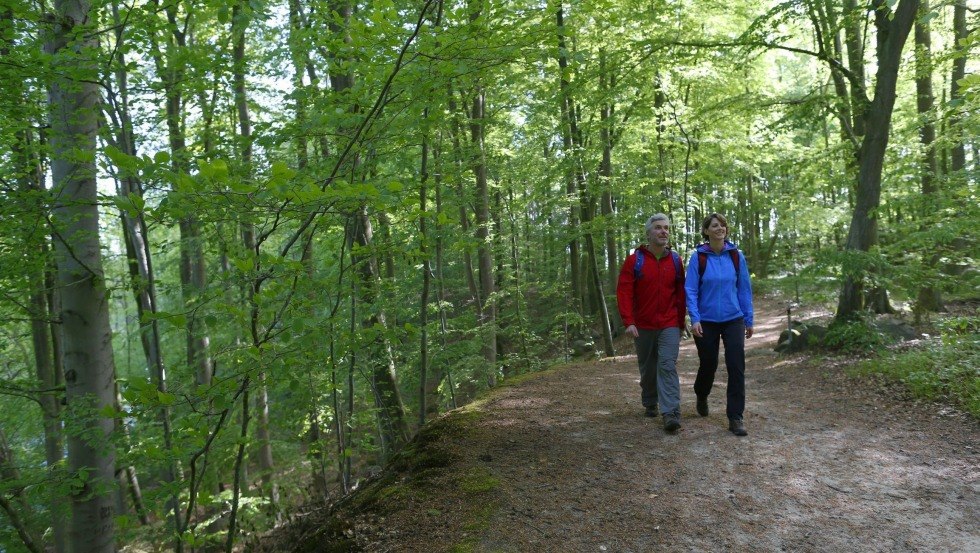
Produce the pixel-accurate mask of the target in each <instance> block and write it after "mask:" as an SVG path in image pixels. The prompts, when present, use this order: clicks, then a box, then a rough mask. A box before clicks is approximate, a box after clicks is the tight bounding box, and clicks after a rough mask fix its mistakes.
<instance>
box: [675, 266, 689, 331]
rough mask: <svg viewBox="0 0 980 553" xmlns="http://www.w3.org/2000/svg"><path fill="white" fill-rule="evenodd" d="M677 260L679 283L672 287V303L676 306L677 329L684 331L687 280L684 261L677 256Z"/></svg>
mask: <svg viewBox="0 0 980 553" xmlns="http://www.w3.org/2000/svg"><path fill="white" fill-rule="evenodd" d="M677 259H678V260H679V261H680V264H681V274H680V282H678V283H677V285H676V286H674V301H675V303H676V304H677V328H680V329H681V330H684V316H685V315H687V294H686V291H685V289H684V288H685V284H686V283H687V278H686V277H685V275H684V260H683V259H681V257H680V255H678V256H677Z"/></svg>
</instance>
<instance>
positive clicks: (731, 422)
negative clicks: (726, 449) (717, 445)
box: [728, 419, 749, 436]
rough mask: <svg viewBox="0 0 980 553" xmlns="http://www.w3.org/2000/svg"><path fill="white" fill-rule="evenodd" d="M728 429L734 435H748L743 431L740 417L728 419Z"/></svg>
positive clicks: (743, 425)
mask: <svg viewBox="0 0 980 553" xmlns="http://www.w3.org/2000/svg"><path fill="white" fill-rule="evenodd" d="M728 429H729V430H731V432H732V434H735V435H736V436H748V434H749V433H748V432H746V431H745V423H743V422H742V419H728Z"/></svg>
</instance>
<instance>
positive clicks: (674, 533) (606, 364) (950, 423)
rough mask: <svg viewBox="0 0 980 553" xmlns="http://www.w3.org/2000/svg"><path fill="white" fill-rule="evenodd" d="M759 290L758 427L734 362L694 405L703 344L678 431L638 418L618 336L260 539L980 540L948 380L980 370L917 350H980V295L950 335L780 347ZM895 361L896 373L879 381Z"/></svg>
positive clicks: (924, 545)
mask: <svg viewBox="0 0 980 553" xmlns="http://www.w3.org/2000/svg"><path fill="white" fill-rule="evenodd" d="M760 303H762V305H761V306H760V307H759V313H758V314H757V321H758V322H757V325H756V330H757V332H756V336H755V337H754V338H753V339H752V340H749V341H748V342H747V360H748V370H747V390H748V398H747V400H748V401H747V410H746V424H747V426H748V430H749V436H748V437H746V438H736V437H735V436H733V435H731V434H730V433H728V432H727V430H726V427H725V415H724V390H725V377H724V371H723V370H720V371H719V376H718V381H717V382H716V387H715V391H714V393H713V394H712V396H710V398H709V401H710V409H711V413H710V415H709V416H708V417H698V416H697V414H696V413H695V410H694V396H693V392H691V385H692V384H693V379H694V375H695V373H696V370H697V357H696V353H695V351H694V348H693V343H692V341H691V340H684V342H683V344H682V350H681V355H680V360H679V363H678V371H679V373H680V376H681V384H682V424H683V427H682V429H681V430H680V431H679V432H677V433H676V434H667V433H665V432H664V430H663V428H662V424H661V421H660V420H659V419H654V418H647V417H644V416H642V409H641V407H640V404H639V393H638V392H639V390H638V375H637V374H636V367H635V358H634V357H633V356H631V355H629V350H630V349H631V348H630V343H629V342H628V341H620V342H618V344H617V345H618V349H617V353H618V354H619V355H618V356H617V357H613V358H607V359H602V360H595V359H580V360H577V361H574V362H571V363H567V364H563V365H560V366H556V367H554V368H552V369H550V370H547V371H543V372H541V373H536V374H534V375H530V376H527V377H523V378H521V379H519V380H517V381H515V382H511V383H507V384H504V385H503V386H501V387H499V388H497V389H495V390H492V391H491V392H489V393H487V394H486V395H485V396H483V397H482V398H481V399H479V400H478V401H476V402H474V403H472V404H470V405H468V406H466V407H464V408H461V409H458V410H455V411H453V412H450V413H447V414H446V415H444V416H443V417H441V418H440V419H438V420H436V421H433V422H432V423H430V424H429V425H427V426H426V427H425V428H424V429H423V431H422V432H420V433H419V435H418V436H416V438H415V439H414V440H413V441H412V442H411V443H410V444H409V445H408V446H407V447H406V448H405V449H404V450H403V451H402V452H401V453H400V454H399V455H398V456H397V457H396V458H395V460H394V461H393V462H392V463H390V464H389V466H388V467H386V469H385V470H384V471H383V472H382V473H381V474H380V475H378V476H377V477H375V478H373V479H371V480H369V481H366V482H364V483H362V485H361V486H360V487H359V489H358V490H356V491H355V492H354V493H353V494H351V495H349V496H347V497H345V498H343V499H341V500H339V501H337V502H336V503H333V504H330V505H327V504H312V505H307V506H305V507H304V508H303V509H301V510H299V511H297V512H295V513H293V514H292V515H290V517H289V520H288V522H287V523H286V524H284V525H282V526H280V527H279V528H277V529H276V530H275V531H274V532H272V533H270V534H268V535H266V536H264V537H263V539H261V540H259V541H257V542H253V543H251V544H250V545H249V546H248V549H250V550H254V551H263V552H271V551H310V552H312V551H318V552H319V551H392V552H394V551H418V552H423V551H425V552H430V551H431V552H437V551H446V552H465V551H487V552H491V551H493V552H496V551H508V552H509V551H650V550H658V551H694V550H705V551H707V550H715V551H717V550H733V549H738V550H743V551H778V550H797V551H799V550H807V551H834V552H844V551H922V550H948V551H966V550H977V549H980V530H978V529H977V527H976V524H975V521H976V520H977V519H978V518H980V493H978V492H980V470H978V465H980V464H978V460H980V458H978V457H977V453H978V451H977V449H976V448H977V445H976V444H978V443H980V440H978V438H980V420H978V418H977V417H976V416H975V415H971V414H969V412H968V411H970V404H969V402H967V403H966V404H964V403H963V402H962V401H961V400H960V399H957V398H958V397H961V396H963V395H964V394H959V395H957V394H955V393H951V392H949V391H948V390H949V389H950V387H953V388H956V387H957V386H960V385H961V384H962V383H963V382H966V383H967V384H968V385H969V383H970V378H969V375H968V378H965V379H960V380H957V379H950V378H948V377H949V374H947V373H948V371H947V372H946V373H944V372H943V370H944V367H948V366H949V364H948V363H947V364H944V363H943V362H942V361H941V359H942V358H940V360H938V361H936V362H935V363H933V364H932V365H929V366H928V367H926V366H925V365H923V364H922V363H918V362H917V360H922V359H933V358H934V356H935V349H934V348H939V349H940V351H942V352H943V353H942V355H948V356H949V357H945V359H947V360H953V359H956V358H957V357H956V356H959V357H960V358H962V360H963V361H968V359H969V355H973V356H974V358H975V356H976V325H975V324H974V325H973V326H972V327H969V326H967V327H964V326H963V324H962V323H960V322H956V321H961V320H963V319H967V320H972V321H976V311H975V306H973V307H969V306H966V307H964V308H963V309H973V311H972V312H954V313H953V316H951V317H949V318H947V321H952V322H947V323H942V324H940V325H938V326H937V328H943V329H945V330H944V331H943V332H945V333H946V334H941V336H940V338H939V340H940V341H939V342H935V343H934V340H935V338H933V337H931V338H929V339H924V340H920V341H919V342H917V343H915V344H913V345H911V346H910V345H906V346H902V347H894V348H888V349H882V350H881V351H879V352H878V353H877V354H876V355H871V354H870V353H868V352H867V351H849V352H837V353H834V354H832V355H831V354H815V355H814V354H792V355H779V354H776V353H775V352H773V346H774V345H775V343H776V340H777V338H778V336H779V333H780V332H781V331H782V330H783V329H784V328H785V325H786V320H785V315H784V312H785V304H782V303H778V302H775V301H772V300H763V301H762V302H760ZM800 315H801V316H803V317H809V318H812V319H820V318H821V317H823V316H824V314H823V313H821V312H820V310H816V309H815V310H811V311H810V312H803V311H801V313H800ZM944 325H945V326H944ZM950 325H952V326H953V327H955V328H951V327H950ZM971 332H972V334H971ZM949 333H953V334H949ZM964 336H965V338H964ZM970 340H972V342H970ZM944 348H947V349H944ZM949 348H952V349H949ZM964 352H966V353H965V355H964ZM899 366H910V367H918V368H919V369H921V370H926V369H928V370H929V371H932V372H935V373H937V374H939V375H940V376H938V377H937V378H939V379H940V380H942V381H943V382H944V383H945V386H946V388H945V389H946V390H947V391H946V392H943V393H936V394H931V395H930V394H922V393H921V390H919V389H918V388H917V387H916V385H915V383H916V382H917V381H916V380H915V378H917V377H909V376H907V375H906V376H902V375H901V374H899V373H898V372H896V370H897V369H895V368H896V367H899ZM972 366H973V367H976V364H975V363H974V364H973V365H972ZM882 367H888V368H889V372H888V376H874V375H876V374H879V373H882V372H883V371H882V369H881V368H882ZM908 374H915V373H908ZM972 378H973V381H972V382H973V383H974V385H975V382H976V373H975V369H974V373H973V375H972ZM961 391H962V390H961ZM970 393H971V392H969V390H967V391H966V392H965V397H970ZM964 405H965V407H964ZM705 529H710V531H707V532H706V531H705Z"/></svg>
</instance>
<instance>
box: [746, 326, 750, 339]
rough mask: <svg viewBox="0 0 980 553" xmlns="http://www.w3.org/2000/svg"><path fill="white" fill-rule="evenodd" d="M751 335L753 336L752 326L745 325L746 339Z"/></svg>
mask: <svg viewBox="0 0 980 553" xmlns="http://www.w3.org/2000/svg"><path fill="white" fill-rule="evenodd" d="M751 337H752V327H751V326H747V327H745V339H746V340H748V339H749V338H751Z"/></svg>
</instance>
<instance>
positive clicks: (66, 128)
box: [45, 0, 116, 553]
mask: <svg viewBox="0 0 980 553" xmlns="http://www.w3.org/2000/svg"><path fill="white" fill-rule="evenodd" d="M54 7H55V12H56V15H55V18H56V19H55V25H54V28H53V33H52V35H51V38H50V41H49V42H48V43H47V44H46V46H45V49H46V50H47V52H48V54H50V55H52V56H53V60H52V64H53V66H54V67H53V72H52V75H53V77H52V80H51V81H50V84H49V89H48V104H49V107H50V118H51V119H50V120H51V136H50V139H49V146H50V148H51V174H52V177H53V182H54V192H55V197H56V198H57V201H56V203H55V205H54V210H53V214H52V222H53V224H54V226H55V241H54V244H55V260H56V264H57V275H58V277H57V283H58V287H59V290H60V295H61V311H60V313H59V318H60V321H61V326H62V336H63V340H64V341H63V347H64V374H65V386H66V390H65V391H66V393H65V395H66V399H67V404H68V409H69V411H70V420H72V421H73V425H76V426H75V428H74V431H73V432H71V433H69V434H68V436H69V437H68V465H69V469H70V471H71V473H72V476H74V477H76V478H79V480H77V484H76V485H75V486H74V487H73V488H72V490H71V492H70V494H69V497H70V500H71V511H72V516H71V521H70V522H69V524H68V528H69V539H70V542H71V544H72V547H73V549H74V550H76V551H85V552H87V553H112V552H114V551H115V519H114V517H115V513H114V512H113V511H114V506H113V494H112V493H111V490H112V489H113V488H114V487H115V480H114V468H115V457H116V456H115V451H114V448H113V446H112V443H111V441H110V435H111V433H112V429H113V419H112V418H110V417H107V416H106V413H107V412H111V411H112V406H113V403H114V400H115V397H114V395H115V394H114V391H115V383H114V381H113V377H114V375H115V366H114V361H113V354H112V331H111V329H110V327H109V302H108V297H109V296H108V292H107V290H106V283H105V277H104V276H103V271H102V252H101V244H100V243H99V208H98V190H97V186H96V167H95V153H96V144H95V140H96V134H97V131H98V113H99V87H98V84H97V83H98V66H97V64H96V61H95V60H94V59H90V58H86V57H85V56H87V55H88V53H91V52H95V51H97V50H98V45H97V44H96V43H95V40H94V39H93V38H83V37H92V36H93V35H91V34H88V33H87V32H81V33H80V32H79V29H77V28H75V26H76V25H80V24H82V23H84V22H89V21H94V20H95V17H96V14H95V12H94V10H92V7H91V5H90V4H89V2H88V1H87V0H56V1H55V4H54Z"/></svg>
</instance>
